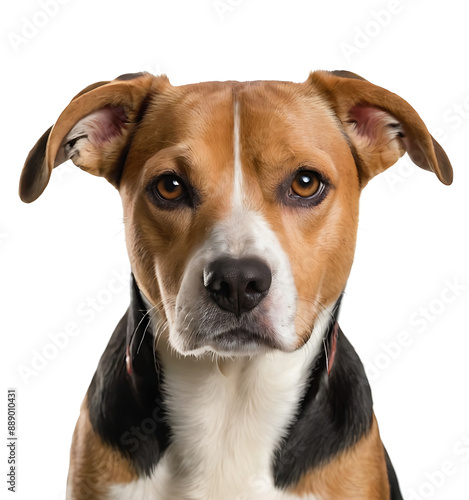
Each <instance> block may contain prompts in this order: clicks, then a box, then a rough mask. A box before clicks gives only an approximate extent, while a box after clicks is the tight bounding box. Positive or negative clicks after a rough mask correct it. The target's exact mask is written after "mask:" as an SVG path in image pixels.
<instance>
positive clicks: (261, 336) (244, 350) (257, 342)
mask: <svg viewBox="0 0 469 500" xmlns="http://www.w3.org/2000/svg"><path fill="white" fill-rule="evenodd" d="M279 347H280V346H279V344H278V342H277V341H276V340H275V337H274V336H272V335H271V334H270V333H269V332H264V331H261V330H251V329H248V328H241V327H238V328H230V329H228V330H225V331H223V332H218V333H214V334H212V335H208V336H207V335H204V334H202V333H198V334H197V335H196V337H195V339H194V343H193V349H194V350H197V349H203V348H205V349H206V350H209V351H212V352H214V353H216V354H219V355H226V356H243V355H244V356H249V355H253V354H256V353H259V352H263V351H266V350H270V349H278V348H279Z"/></svg>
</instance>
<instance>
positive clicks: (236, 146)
mask: <svg viewBox="0 0 469 500" xmlns="http://www.w3.org/2000/svg"><path fill="white" fill-rule="evenodd" d="M240 121H241V120H240V114H239V102H238V100H237V99H236V97H234V102H233V151H234V176H233V178H234V183H233V205H232V206H233V209H235V208H239V207H241V206H242V204H243V194H242V193H243V170H242V166H241V141H240V136H239V130H240Z"/></svg>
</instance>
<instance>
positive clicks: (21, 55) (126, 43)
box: [0, 0, 469, 500]
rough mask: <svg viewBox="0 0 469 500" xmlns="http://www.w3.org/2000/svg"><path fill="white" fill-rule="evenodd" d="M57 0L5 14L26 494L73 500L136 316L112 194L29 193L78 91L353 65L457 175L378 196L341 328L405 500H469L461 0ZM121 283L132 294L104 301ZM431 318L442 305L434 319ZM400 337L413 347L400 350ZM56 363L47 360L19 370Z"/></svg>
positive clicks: (11, 270)
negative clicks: (38, 152) (83, 436)
mask: <svg viewBox="0 0 469 500" xmlns="http://www.w3.org/2000/svg"><path fill="white" fill-rule="evenodd" d="M53 3H54V1H53V0H51V2H50V3H49V7H48V8H45V7H44V6H41V2H40V1H38V0H22V1H21V2H12V1H10V2H8V3H4V5H3V7H2V11H3V12H2V15H1V41H0V50H1V61H2V79H1V86H2V93H1V109H2V119H1V120H0V127H1V134H0V137H1V140H2V148H1V151H2V165H1V168H0V170H1V174H0V175H1V182H0V202H1V208H0V279H1V285H2V286H1V297H0V304H1V312H2V314H1V326H0V328H1V332H2V339H3V342H4V348H3V361H2V363H1V366H2V391H1V393H0V415H1V419H0V429H1V430H0V435H2V436H6V421H5V416H6V410H7V408H6V406H7V405H6V403H7V398H6V388H7V387H15V388H16V389H17V393H18V415H19V416H18V432H19V449H18V452H19V466H18V488H17V489H18V493H17V494H16V497H14V498H18V499H32V498H34V499H48V500H51V499H52V500H56V499H61V498H64V493H65V481H66V475H67V469H68V453H69V448H70V440H71V436H72V432H73V428H74V425H75V421H76V419H77V416H78V411H79V406H80V403H81V400H82V398H83V396H84V394H85V392H86V389H87V387H88V385H89V382H90V380H91V377H92V375H93V372H94V370H95V367H96V364H97V362H98V359H99V357H100V355H101V353H102V352H103V350H104V348H105V345H106V343H107V341H108V339H109V337H110V335H111V333H112V331H113V328H114V326H115V324H116V322H117V321H118V319H119V318H120V316H121V315H122V314H123V313H124V311H125V309H126V306H127V304H128V290H127V276H128V273H129V264H128V261H127V257H126V251H125V247H124V235H123V223H122V218H121V205H120V199H119V196H118V193H117V191H115V190H114V188H113V187H111V186H110V185H109V184H107V183H106V181H105V180H103V179H100V178H96V177H92V176H90V175H87V174H85V173H83V172H81V171H80V170H79V169H76V168H74V167H73V166H72V165H69V164H66V165H63V166H62V167H61V168H60V169H57V171H56V172H54V175H53V177H52V180H51V182H50V184H49V186H48V187H47V189H46V191H45V193H44V194H43V196H42V197H41V198H40V199H39V200H38V201H36V202H34V203H33V204H31V205H26V204H23V203H21V202H20V200H19V198H18V196H17V189H18V180H19V175H20V171H21V168H22V165H23V162H24V160H25V158H26V156H27V154H28V152H29V150H30V149H31V147H32V146H33V145H34V144H35V142H36V140H37V139H38V138H39V137H40V136H41V135H42V133H43V132H44V131H45V130H46V129H47V128H48V127H49V126H50V125H52V124H53V123H54V121H55V120H56V118H57V117H58V115H59V113H60V112H61V111H62V110H63V109H64V107H65V106H66V105H67V103H68V102H69V101H70V99H71V98H72V97H73V96H74V95H75V94H76V93H77V92H79V91H80V90H81V89H82V88H84V87H86V86H87V85H89V84H91V83H93V82H96V81H100V80H108V79H113V78H115V77H117V76H118V75H120V74H122V73H127V72H135V71H141V70H147V71H150V72H153V73H157V74H158V73H161V72H164V73H167V74H168V76H169V78H170V80H171V82H172V83H173V84H174V85H179V84H185V83H192V82H198V81H204V80H228V79H234V80H253V79H279V80H292V81H302V80H304V79H306V77H307V75H308V72H309V71H310V70H314V69H330V70H333V69H348V70H351V71H354V72H356V73H358V74H360V75H362V76H363V77H365V78H367V79H368V80H370V81H372V82H373V83H376V84H378V85H381V86H383V87H385V88H387V89H389V90H392V91H393V92H395V93H397V94H399V95H400V96H402V97H404V98H405V99H406V100H407V101H409V102H410V103H411V104H412V106H413V107H414V108H416V110H417V111H418V112H419V113H420V115H421V117H422V118H423V120H424V121H425V122H426V124H427V126H428V128H429V129H430V131H431V132H432V133H433V134H434V135H435V136H438V137H439V140H440V142H441V144H442V145H443V146H444V148H445V150H446V151H447V153H448V155H449V157H450V159H451V161H452V164H453V167H454V170H455V180H454V184H453V185H452V186H451V187H445V186H444V185H443V184H440V183H439V182H438V180H437V179H436V177H435V176H434V175H433V174H431V173H428V172H424V171H422V170H420V169H418V168H416V167H413V166H411V163H410V161H409V160H408V159H407V157H405V158H404V159H402V160H401V161H400V162H399V163H398V164H397V165H396V166H394V167H393V168H392V169H391V170H390V171H389V172H388V173H386V174H382V175H380V176H378V178H376V179H375V180H373V181H372V182H371V183H370V184H369V185H368V186H367V187H366V189H365V191H364V193H363V195H362V200H361V220H360V229H359V234H358V244H357V251H356V259H355V264H354V267H353V271H352V275H351V277H350V281H349V285H348V288H347V294H346V297H345V300H344V302H343V310H342V315H341V326H342V329H343V330H344V331H345V333H346V334H347V336H348V337H349V339H350V340H351V342H352V344H353V345H354V346H355V348H356V349H357V351H358V353H359V354H360V356H361V358H362V360H363V361H364V363H365V364H366V365H367V370H368V372H369V373H370V379H371V384H372V389H373V395H374V402H375V411H376V414H377V417H378V422H379V425H380V430H381V435H382V439H383V441H384V443H385V444H386V446H387V448H388V451H389V454H390V455H391V458H392V460H393V462H394V465H395V468H396V471H397V473H398V476H399V478H400V483H401V486H402V490H403V492H404V493H405V496H406V498H409V499H410V500H412V499H418V498H432V499H440V500H441V499H445V500H447V499H458V500H459V499H463V498H469V486H468V480H467V478H468V476H469V440H468V438H469V411H468V407H469V403H468V394H469V391H468V379H469V362H468V350H469V336H468V333H469V332H468V326H467V323H468V319H467V314H468V309H469V308H468V306H469V302H468V296H469V270H468V265H467V259H468V255H469V248H468V246H469V245H468V237H467V231H468V222H467V219H468V215H469V211H468V208H469V205H468V194H467V193H468V187H467V186H468V181H469V168H468V166H467V143H468V141H467V134H468V130H469V69H468V64H469V63H468V56H467V51H468V50H467V49H468V43H469V42H468V35H467V33H468V20H469V17H468V15H467V11H464V10H461V9H462V7H461V5H463V4H462V2H459V1H456V0H446V1H445V2H441V1H433V0H431V1H429V0H425V1H424V0H413V1H410V0H400V1H398V0H393V1H391V2H389V1H375V2H371V1H353V2H352V1H347V0H342V1H335V2H334V1H329V2H319V1H299V0H289V1H283V2H282V1H272V0H221V1H218V2H214V1H213V0H198V1H190V0H179V1H178V0H173V1H169V0H166V1H161V0H153V1H147V0H133V1H132V2H124V1H117V0H113V1H111V0H104V1H100V2H96V1H94V2H93V1H91V0H80V1H78V0H69V1H68V3H67V2H65V0H63V1H62V3H63V5H59V4H58V3H57V4H55V5H56V6H55V7H53V6H52V4H53ZM51 9H52V10H51ZM223 9H225V10H223ZM47 10H49V14H47V13H45V12H46V11H47ZM383 10H387V11H388V12H389V11H390V10H393V11H394V13H390V14H386V13H384V12H383ZM396 10H397V12H395V11H396ZM377 18H379V21H377V20H376V19H377ZM31 23H32V26H31ZM379 23H381V24H379ZM34 24H37V25H39V24H41V26H40V27H38V28H34ZM367 33H368V35H367ZM25 35H27V36H25ZM21 37H23V38H21ZM346 44H348V45H346ZM458 116H459V118H458ZM115 275H121V276H123V281H124V283H125V287H123V286H122V287H121V288H122V290H121V291H118V292H110V291H109V288H110V287H111V288H114V289H115V288H116V286H117V284H118V283H119V282H118V281H116V279H115ZM448 281H449V282H451V283H455V282H456V283H458V285H457V286H459V287H460V288H459V291H458V292H457V293H458V294H457V295H454V294H451V293H447V291H445V288H446V286H447V285H446V283H447V282H448ZM113 285H114V286H113ZM442 295H443V297H445V298H446V300H447V302H449V301H448V298H450V300H451V302H449V303H444V302H443V301H442V300H441V296H442ZM90 298H95V299H96V300H98V303H100V304H101V305H100V307H102V310H100V311H99V312H96V314H95V315H94V317H91V314H90V313H85V311H87V310H89V306H87V305H86V301H87V300H89V299H90ZM103 302H107V304H105V305H103ZM421 307H430V310H432V311H433V315H432V316H430V317H431V320H430V319H427V320H425V319H423V316H421V314H422V311H423V310H422V309H420V308H421ZM430 314H431V313H430ZM430 317H429V318H430ZM70 324H72V326H70ZM73 324H75V325H76V328H78V329H79V330H78V332H76V333H77V335H75V336H74V337H71V336H70V335H68V336H67V339H68V343H67V345H64V346H62V348H61V349H60V351H59V352H55V353H54V351H53V348H52V350H50V349H51V347H50V345H51V336H50V335H51V334H52V335H56V336H57V335H58V333H59V332H64V331H65V329H67V328H69V329H70V328H73ZM402 332H404V335H405V338H407V345H405V346H403V347H402V346H401V347H398V346H397V345H396V342H397V340H398V339H400V340H402V339H403V338H404V336H403V335H402ZM60 338H61V339H62V342H64V340H63V339H64V338H65V337H64V335H62V336H60ZM44 349H46V350H47V349H49V351H48V352H49V356H50V357H51V358H52V359H50V360H45V362H44V363H43V364H44V366H43V367H42V369H40V370H38V371H37V373H36V374H35V375H30V376H29V377H25V376H21V375H20V373H19V369H20V368H21V367H23V368H24V367H29V368H31V367H32V362H33V358H34V356H35V352H37V351H39V352H42V351H43V350H44ZM36 350H37V351H36ZM464 439H466V443H464ZM4 443H5V444H6V440H4ZM5 444H4V445H2V447H1V450H2V451H1V453H0V463H1V467H0V471H1V474H2V475H1V480H0V491H1V495H2V498H4V497H3V494H4V492H5V493H6V492H7V484H6V470H7V463H6V462H7V449H6V447H5ZM442 468H444V469H445V472H444V473H443V475H442V474H434V473H435V471H441V470H442ZM430 476H432V479H430ZM432 481H433V483H434V484H433V485H432ZM412 490H413V491H414V492H416V494H418V496H416V494H414V493H411V491H412ZM5 498H6V497H5Z"/></svg>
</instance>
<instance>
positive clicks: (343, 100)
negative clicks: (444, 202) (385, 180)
mask: <svg viewBox="0 0 469 500" xmlns="http://www.w3.org/2000/svg"><path fill="white" fill-rule="evenodd" d="M308 83H309V84H311V85H313V87H314V88H315V90H316V91H319V93H320V94H322V95H323V97H325V98H326V100H327V101H328V102H329V104H330V105H331V106H332V108H333V110H334V111H335V114H336V115H337V117H338V118H339V120H340V121H341V122H342V125H343V127H344V129H345V132H346V134H347V135H348V137H349V138H350V141H351V143H352V146H353V148H354V149H355V151H356V152H357V154H358V157H359V161H358V162H357V164H358V168H359V171H360V172H359V173H360V180H361V183H362V185H363V186H364V185H365V184H366V183H367V182H368V181H369V180H370V179H371V178H373V177H374V176H375V175H376V174H379V173H380V172H383V171H384V170H386V169H387V168H388V167H390V166H391V165H393V164H394V163H395V162H396V161H397V160H398V159H399V158H400V157H401V156H402V155H403V154H404V153H405V152H407V153H408V154H409V156H410V158H411V160H412V161H413V162H414V163H415V164H416V165H418V166H419V167H420V168H423V169H425V170H430V171H432V172H434V173H435V174H436V176H437V177H438V179H439V180H440V181H441V182H443V184H451V182H452V181H453V169H452V168H451V163H450V161H449V159H448V157H447V156H446V153H445V152H444V150H443V148H442V147H441V146H440V145H439V144H438V143H437V142H436V140H435V139H434V138H433V137H432V136H431V135H430V133H429V132H428V130H427V127H426V126H425V124H424V123H423V121H422V119H421V118H420V116H419V115H418V114H417V112H416V111H415V110H414V108H412V106H410V104H409V103H408V102H406V101H405V100H404V99H402V98H401V97H399V96H398V95H396V94H393V93H392V92H389V91H388V90H385V89H383V88H381V87H378V86H376V85H373V84H372V83H370V82H368V81H367V80H365V79H363V78H361V77H360V76H358V75H355V74H354V73H350V72H348V71H332V72H329V71H315V72H314V73H311V75H310V77H309V79H308Z"/></svg>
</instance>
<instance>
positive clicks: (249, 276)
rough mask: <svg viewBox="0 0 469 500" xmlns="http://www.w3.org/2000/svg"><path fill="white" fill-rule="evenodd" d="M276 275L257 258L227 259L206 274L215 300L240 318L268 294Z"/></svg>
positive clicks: (208, 267)
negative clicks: (273, 277)
mask: <svg viewBox="0 0 469 500" xmlns="http://www.w3.org/2000/svg"><path fill="white" fill-rule="evenodd" d="M271 282H272V273H271V272H270V269H269V267H268V266H267V264H265V263H264V262H262V261H261V260H259V259H256V258H244V259H233V258H231V257H223V258H221V259H218V260H216V261H214V262H212V263H211V264H210V265H209V266H207V268H206V270H205V272H204V285H205V288H206V289H207V290H208V291H209V292H210V296H211V298H212V300H213V301H214V302H215V303H216V304H218V305H219V306H220V307H221V308H222V309H225V310H226V311H230V312H232V313H234V314H236V315H237V316H239V315H240V314H241V313H243V312H246V311H250V310H251V309H253V308H254V307H256V306H257V304H259V302H260V301H261V300H262V299H263V298H264V297H265V296H266V295H267V292H268V291H269V288H270V284H271Z"/></svg>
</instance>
